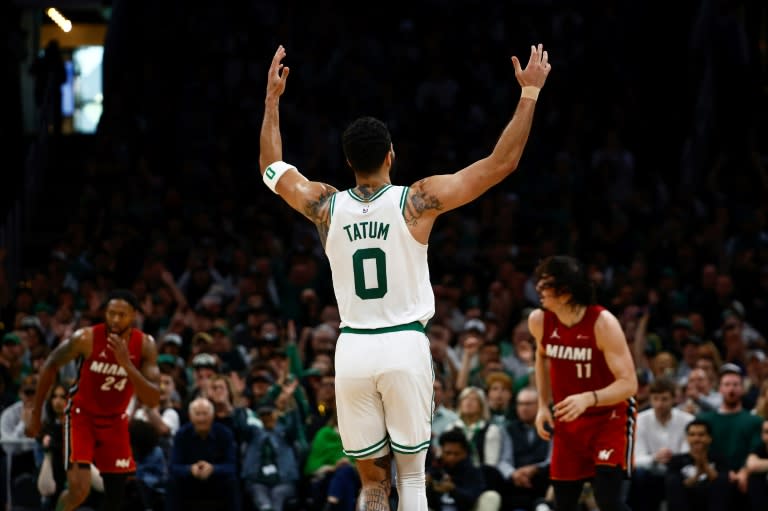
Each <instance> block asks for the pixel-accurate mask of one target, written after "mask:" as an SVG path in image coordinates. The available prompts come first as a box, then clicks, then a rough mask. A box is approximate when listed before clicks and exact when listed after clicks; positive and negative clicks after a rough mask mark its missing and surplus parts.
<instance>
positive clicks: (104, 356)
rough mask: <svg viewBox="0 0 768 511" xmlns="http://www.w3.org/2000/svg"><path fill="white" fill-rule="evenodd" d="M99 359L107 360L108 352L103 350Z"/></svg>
mask: <svg viewBox="0 0 768 511" xmlns="http://www.w3.org/2000/svg"><path fill="white" fill-rule="evenodd" d="M99 358H107V351H106V350H101V353H99Z"/></svg>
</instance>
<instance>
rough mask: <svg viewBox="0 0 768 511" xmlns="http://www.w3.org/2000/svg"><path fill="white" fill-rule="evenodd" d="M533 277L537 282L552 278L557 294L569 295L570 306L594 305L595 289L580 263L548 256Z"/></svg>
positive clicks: (563, 257)
mask: <svg viewBox="0 0 768 511" xmlns="http://www.w3.org/2000/svg"><path fill="white" fill-rule="evenodd" d="M534 275H535V278H536V281H537V282H538V281H539V280H541V279H542V278H544V277H547V278H552V284H553V287H554V289H555V292H556V293H557V294H566V293H569V294H570V295H571V299H570V301H569V304H570V305H592V304H594V303H595V287H594V285H593V284H592V281H591V280H589V277H588V276H587V272H586V271H584V268H583V267H582V265H581V263H579V261H577V260H576V259H575V258H573V257H570V256H565V255H556V256H549V257H547V258H546V259H544V260H543V261H542V262H541V263H540V264H539V265H538V266H537V267H536V270H535V272H534Z"/></svg>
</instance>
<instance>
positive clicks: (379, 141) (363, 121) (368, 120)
mask: <svg viewBox="0 0 768 511" xmlns="http://www.w3.org/2000/svg"><path fill="white" fill-rule="evenodd" d="M341 144H342V146H343V148H344V156H346V158H347V161H348V162H349V165H350V166H351V167H352V170H353V171H354V172H355V173H357V174H370V173H372V172H374V171H376V170H377V169H378V168H379V167H381V164H382V163H384V158H385V157H386V156H387V153H388V152H389V151H390V149H391V148H392V136H391V135H390V134H389V130H388V129H387V126H386V125H385V124H384V123H383V122H381V121H380V120H378V119H376V118H374V117H360V118H359V119H356V120H354V121H353V122H352V123H351V124H350V125H349V126H348V127H347V129H346V130H344V134H343V135H342V136H341Z"/></svg>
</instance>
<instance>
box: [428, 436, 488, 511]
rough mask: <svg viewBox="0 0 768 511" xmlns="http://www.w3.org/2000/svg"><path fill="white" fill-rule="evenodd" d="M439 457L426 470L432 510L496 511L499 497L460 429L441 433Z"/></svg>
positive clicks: (429, 501)
mask: <svg viewBox="0 0 768 511" xmlns="http://www.w3.org/2000/svg"><path fill="white" fill-rule="evenodd" d="M439 444H440V457H439V459H438V460H437V463H436V464H435V465H434V466H432V467H430V468H429V469H428V471H427V476H426V477H427V501H428V503H429V508H430V509H431V510H433V511H443V510H449V509H454V510H456V511H495V510H498V509H499V508H500V507H501V497H500V496H499V494H498V493H496V492H495V491H489V490H488V487H487V485H486V482H485V478H484V477H483V471H482V470H480V468H479V467H476V466H475V465H474V464H473V463H472V460H471V459H470V449H471V447H470V444H469V441H468V440H467V437H466V436H465V435H464V433H463V432H462V431H461V430H458V429H452V430H449V431H446V432H444V433H443V434H442V435H440V439H439Z"/></svg>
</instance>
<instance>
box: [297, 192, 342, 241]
mask: <svg viewBox="0 0 768 511" xmlns="http://www.w3.org/2000/svg"><path fill="white" fill-rule="evenodd" d="M334 193H336V189H335V188H334V187H332V186H331V185H326V184H324V185H323V190H322V192H321V193H320V195H318V196H317V197H316V198H314V199H311V200H308V201H307V202H306V203H305V204H304V216H306V217H307V218H309V219H310V220H312V222H314V224H315V226H317V231H318V232H319V233H320V242H321V243H322V244H323V247H325V240H326V239H327V238H328V229H329V228H330V225H331V210H330V207H329V205H328V201H329V200H330V198H331V197H332V196H333V194H334Z"/></svg>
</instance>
